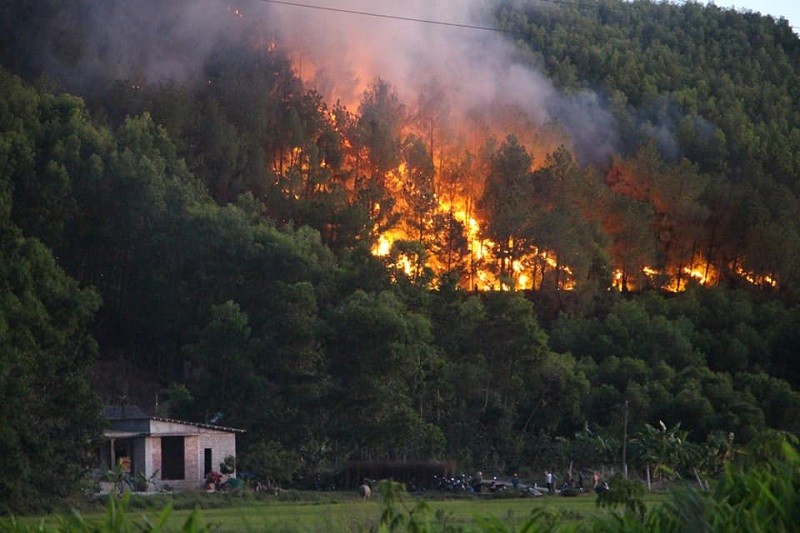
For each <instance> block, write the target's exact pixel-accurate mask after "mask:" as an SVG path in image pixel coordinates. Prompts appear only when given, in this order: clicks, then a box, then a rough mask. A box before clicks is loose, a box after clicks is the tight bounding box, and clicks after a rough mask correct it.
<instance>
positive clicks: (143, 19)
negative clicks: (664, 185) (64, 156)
mask: <svg viewBox="0 0 800 533" xmlns="http://www.w3.org/2000/svg"><path fill="white" fill-rule="evenodd" d="M302 3H303V4H307V5H314V6H317V7H322V8H331V9H335V10H346V11H350V12H348V13H345V12H341V11H339V12H336V11H326V10H321V9H312V8H309V7H298V6H289V5H283V4H273V3H270V2H264V1H259V0H133V1H122V0H107V1H103V2H97V1H92V0H83V1H81V0H76V3H75V5H78V6H79V7H78V8H77V9H67V8H65V9H64V10H63V12H62V13H61V14H59V16H58V17H56V19H55V20H54V21H53V24H52V26H53V28H52V30H53V31H54V32H57V31H58V29H59V28H73V27H77V28H79V30H78V31H79V33H80V34H81V38H82V42H83V43H84V44H83V46H82V48H81V50H80V54H78V55H79V57H80V59H79V60H74V61H65V55H64V53H63V51H62V50H61V49H60V48H59V47H58V46H57V44H56V45H54V43H52V42H51V43H50V46H47V47H44V49H45V57H46V61H47V63H46V64H47V66H48V71H49V72H50V73H51V74H53V73H54V76H55V77H56V78H57V79H59V80H60V81H62V82H63V83H64V85H65V86H66V87H68V88H75V89H78V90H82V91H83V92H84V93H85V92H87V91H90V90H91V89H92V88H98V87H99V86H102V85H103V82H107V81H108V80H113V79H125V80H133V81H136V82H141V83H156V82H159V81H163V80H166V79H172V80H176V81H188V80H192V79H193V77H195V76H199V75H200V73H201V72H202V67H203V64H204V62H205V61H206V59H207V57H208V56H209V55H210V54H211V53H212V51H213V50H214V49H215V47H218V46H220V44H221V43H223V42H226V41H228V42H240V43H246V45H248V46H254V44H253V43H254V42H255V41H258V40H260V41H261V43H262V45H263V42H267V41H274V42H276V44H277V45H278V46H280V47H281V48H283V49H284V50H287V51H288V53H289V54H290V56H291V57H292V59H293V61H294V64H295V65H296V68H297V69H298V72H299V74H300V75H301V76H302V77H303V78H304V79H306V80H307V81H308V82H309V83H310V84H311V85H312V86H314V87H315V88H317V89H318V90H319V91H320V93H322V94H323V95H324V96H325V97H326V98H327V99H328V100H329V101H330V102H331V103H333V102H334V101H335V100H337V99H339V100H341V101H342V102H343V103H345V104H347V105H348V107H350V108H351V110H353V111H355V110H356V108H357V105H358V102H359V99H360V96H361V94H362V92H363V91H364V89H365V88H367V87H368V86H369V84H370V83H372V82H373V81H375V80H376V79H377V78H381V79H384V80H386V81H387V82H389V83H390V84H391V85H392V86H393V87H394V88H395V89H396V90H397V92H398V94H399V96H400V97H401V99H402V100H403V101H404V102H405V103H406V104H407V105H409V106H414V105H415V104H416V103H417V102H418V101H419V99H420V95H423V96H424V94H425V91H426V90H428V88H430V87H432V86H435V87H437V88H438V89H439V90H440V91H441V93H442V94H443V95H444V96H445V98H446V102H443V105H444V106H446V108H447V109H448V119H449V120H451V121H453V123H454V127H455V129H460V130H469V129H475V128H477V127H481V128H485V129H486V130H488V131H484V132H482V133H483V134H494V135H496V136H499V137H501V138H502V137H504V136H505V135H506V134H507V133H515V134H517V135H518V136H519V137H520V138H521V139H522V140H523V142H525V140H526V139H528V140H530V139H532V138H535V137H536V134H535V133H531V130H534V129H543V130H547V131H549V132H551V133H552V132H554V131H556V130H558V131H561V132H562V135H555V136H553V135H551V136H550V139H549V144H550V145H551V146H549V148H553V147H554V146H552V145H557V144H558V143H560V142H564V143H566V144H568V145H571V147H572V148H573V150H574V151H575V152H576V154H577V155H578V156H579V158H580V159H581V160H583V161H598V160H600V159H602V158H605V157H608V156H609V155H610V154H611V153H612V152H613V151H614V149H615V148H616V147H617V144H618V135H617V133H616V131H617V128H616V125H615V123H614V120H613V118H612V116H611V114H610V113H609V112H608V111H607V110H606V109H605V108H604V106H603V104H602V102H601V100H600V98H599V97H598V96H597V95H596V94H594V93H592V92H583V93H579V94H572V95H565V94H562V93H561V92H559V91H558V90H557V89H556V88H555V87H554V85H553V84H552V83H551V82H550V81H549V80H548V79H547V78H546V77H545V76H543V75H542V74H541V72H539V71H537V70H536V69H535V68H533V67H531V66H530V64H529V63H530V62H526V61H525V60H524V58H522V57H521V56H520V53H519V49H518V48H517V47H516V46H515V45H514V44H513V43H512V42H511V38H510V36H508V35H505V34H502V33H499V32H496V31H486V30H482V29H475V28H468V27H454V26H452V25H442V24H433V23H424V22H420V21H421V20H427V21H438V22H445V23H448V24H453V25H458V24H460V25H465V26H483V27H492V26H493V22H492V16H491V12H490V11H491V7H492V2H491V0H408V1H404V2H395V1H389V0H383V1H376V0H338V1H337V0H304V2H302ZM353 12H362V13H364V14H357V13H353ZM366 13H372V14H380V15H382V16H370V15H367V14H366ZM387 17H401V18H406V19H417V21H411V20H398V19H397V18H387ZM476 117H479V119H478V120H477V121H476ZM456 133H457V132H456ZM473 133H474V132H473ZM461 135H462V136H466V137H468V136H470V134H469V133H468V132H467V133H464V132H463V131H462V133H461ZM540 137H541V135H540ZM554 137H556V138H554ZM540 140H541V139H540Z"/></svg>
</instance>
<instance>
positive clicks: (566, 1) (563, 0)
mask: <svg viewBox="0 0 800 533" xmlns="http://www.w3.org/2000/svg"><path fill="white" fill-rule="evenodd" d="M260 1H261V2H264V3H267V4H278V5H282V6H291V7H303V8H306V9H316V10H319V11H332V12H334V13H347V14H349V15H361V16H365V17H375V18H382V19H392V20H404V21H406V22H421V23H423V24H433V25H436V26H450V27H452V28H466V29H469V30H483V31H493V32H497V33H512V32H511V31H509V30H503V29H500V28H492V27H490V26H478V25H475V24H460V23H458V22H445V21H442V20H430V19H422V18H415V17H403V16H400V15H387V14H384V13H373V12H371V11H358V10H355V9H344V8H339V7H326V6H316V5H313V4H303V3H300V2H289V1H286V0H260ZM539 2H542V3H549V4H560V5H565V6H574V7H600V4H599V3H596V2H580V1H577V2H576V1H570V0H539ZM789 27H790V28H792V29H800V27H798V26H791V25H790V26H789Z"/></svg>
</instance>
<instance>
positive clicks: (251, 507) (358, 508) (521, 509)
mask: <svg viewBox="0 0 800 533" xmlns="http://www.w3.org/2000/svg"><path fill="white" fill-rule="evenodd" d="M208 496H212V497H213V496H214V495H208ZM219 496H222V495H219ZM304 498H305V499H309V498H307V497H302V496H301V497H298V498H296V499H298V500H303V499H304ZM310 499H313V498H310ZM204 500H205V498H204ZM424 500H425V501H426V502H427V504H428V505H429V507H430V509H429V511H428V513H427V516H428V518H429V520H430V521H431V522H433V523H436V524H437V525H439V526H442V525H451V526H465V527H467V528H469V527H470V526H471V525H474V524H475V519H476V517H494V518H496V519H498V520H499V521H500V522H501V523H503V524H504V525H506V526H509V527H511V528H513V527H516V526H519V525H520V524H521V523H523V522H524V521H525V520H526V519H527V518H529V517H530V515H531V512H532V511H533V510H534V509H543V510H545V512H547V513H548V514H553V515H558V516H560V517H561V518H562V520H564V521H565V522H566V523H576V522H580V521H584V520H587V519H590V518H591V517H592V516H597V515H601V514H604V513H606V512H607V511H605V510H603V509H600V508H598V507H597V506H596V505H595V496H594V495H583V496H578V497H574V498H563V497H558V496H552V497H540V498H492V497H489V496H472V497H461V498H449V499H444V498H439V497H438V496H437V495H436V494H433V493H431V494H427V495H426V496H425V498H424ZM661 500H663V496H660V495H648V496H647V497H646V498H645V503H646V504H647V505H652V504H653V503H656V502H659V501H661ZM404 502H405V505H407V506H408V508H409V509H410V508H411V507H413V506H414V504H415V503H416V502H417V498H416V497H413V496H409V497H407V498H405V500H404ZM159 503H161V500H155V501H153V508H151V509H145V508H142V509H136V510H129V511H128V513H127V518H128V521H129V522H130V523H132V524H142V523H144V521H145V520H147V521H149V522H151V523H155V522H157V521H158V517H159V514H160V509H159V508H156V507H157V505H158V504H159ZM176 503H177V502H176ZM215 503H220V504H224V505H225V506H222V507H216V508H204V509H202V510H201V511H200V513H201V515H200V516H201V524H204V525H207V526H210V528H211V529H212V530H213V531H224V532H227V531H270V532H300V531H302V532H313V531H319V532H328V531H331V532H340V531H341V532H349V531H370V530H374V529H375V528H376V526H377V524H378V521H379V520H380V516H381V511H382V507H381V503H380V495H379V494H374V495H373V500H372V501H369V502H364V501H360V500H358V499H356V498H355V497H354V496H353V495H352V494H349V493H348V494H346V493H337V494H333V495H330V494H328V495H326V497H325V498H324V500H320V501H286V500H285V499H280V498H274V497H273V498H265V499H247V500H243V501H241V502H237V501H236V500H227V501H224V502H214V501H213V499H212V500H210V501H203V502H201V504H202V505H203V506H208V505H211V506H213V505H214V504H215ZM131 504H132V505H131V506H130V507H134V506H138V505H141V504H142V502H135V501H131ZM176 507H177V505H176ZM191 514H192V511H191V510H190V509H176V510H173V511H172V512H171V513H170V514H169V516H168V518H167V522H166V524H165V526H166V529H168V530H178V529H180V527H181V526H182V525H183V524H184V522H186V520H187V519H188V518H189V517H190V515H191ZM82 515H83V517H84V519H85V520H86V521H87V522H91V523H97V524H100V523H103V521H104V519H105V514H104V513H99V512H92V513H82ZM20 522H21V523H22V524H25V525H26V526H29V527H30V526H35V525H37V524H44V526H45V528H54V527H57V526H58V524H59V518H58V516H57V515H48V516H45V517H37V518H33V517H25V518H23V519H21V520H20ZM562 523H564V522H562ZM4 524H5V525H6V526H7V525H8V521H7V520H4V521H0V531H2V530H4V529H6V528H5V527H3V526H4Z"/></svg>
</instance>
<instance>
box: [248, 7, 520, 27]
mask: <svg viewBox="0 0 800 533" xmlns="http://www.w3.org/2000/svg"><path fill="white" fill-rule="evenodd" d="M261 1H262V2H265V3H267V4H279V5H282V6H292V7H305V8H308V9H317V10H320V11H333V12H335V13H347V14H349V15H363V16H366V17H376V18H382V19H392V20H404V21H406V22H422V23H424V24H435V25H437V26H450V27H453V28H467V29H469V30H483V31H494V32H498V33H507V32H506V30H501V29H500V28H492V27H490V26H477V25H474V24H459V23H457V22H444V21H441V20H430V19H421V18H414V17H402V16H400V15H386V14H383V13H372V12H369V11H357V10H354V9H342V8H338V7H326V6H315V5H311V4H301V3H299V2H286V1H284V0H261Z"/></svg>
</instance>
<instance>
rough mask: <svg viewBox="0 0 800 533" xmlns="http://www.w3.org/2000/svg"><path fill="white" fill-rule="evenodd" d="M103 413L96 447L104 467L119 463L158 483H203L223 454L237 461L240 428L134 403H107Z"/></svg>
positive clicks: (177, 486) (178, 486)
mask: <svg viewBox="0 0 800 533" xmlns="http://www.w3.org/2000/svg"><path fill="white" fill-rule="evenodd" d="M103 414H104V416H105V417H106V419H107V420H108V427H107V429H106V430H105V431H104V432H103V436H104V437H105V443H104V445H103V446H102V447H101V449H100V460H101V462H102V464H103V466H104V467H105V468H112V467H113V466H114V465H120V466H122V468H123V469H124V470H126V471H127V472H128V473H129V474H130V476H131V478H133V479H135V478H137V477H140V474H144V477H146V478H147V479H152V480H153V482H154V485H155V487H157V488H167V487H168V488H170V489H173V490H197V489H201V488H203V485H204V481H205V479H206V476H207V475H208V473H209V472H211V471H212V470H214V471H217V472H219V470H220V463H222V462H223V461H225V459H226V458H227V457H233V459H234V465H235V459H236V435H237V433H243V432H244V430H241V429H234V428H228V427H222V426H216V425H212V424H200V423H196V422H185V421H182V420H173V419H171V418H162V417H158V416H150V415H148V414H146V413H145V412H144V411H142V410H141V409H139V408H138V407H136V406H120V407H107V408H106V409H105V410H104V411H103ZM234 468H235V466H234ZM154 473H155V475H154ZM235 475H236V472H235V470H234V472H233V474H232V476H235ZM143 488H144V487H143ZM152 488H153V487H152V486H147V487H146V489H145V490H151V489H152Z"/></svg>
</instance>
